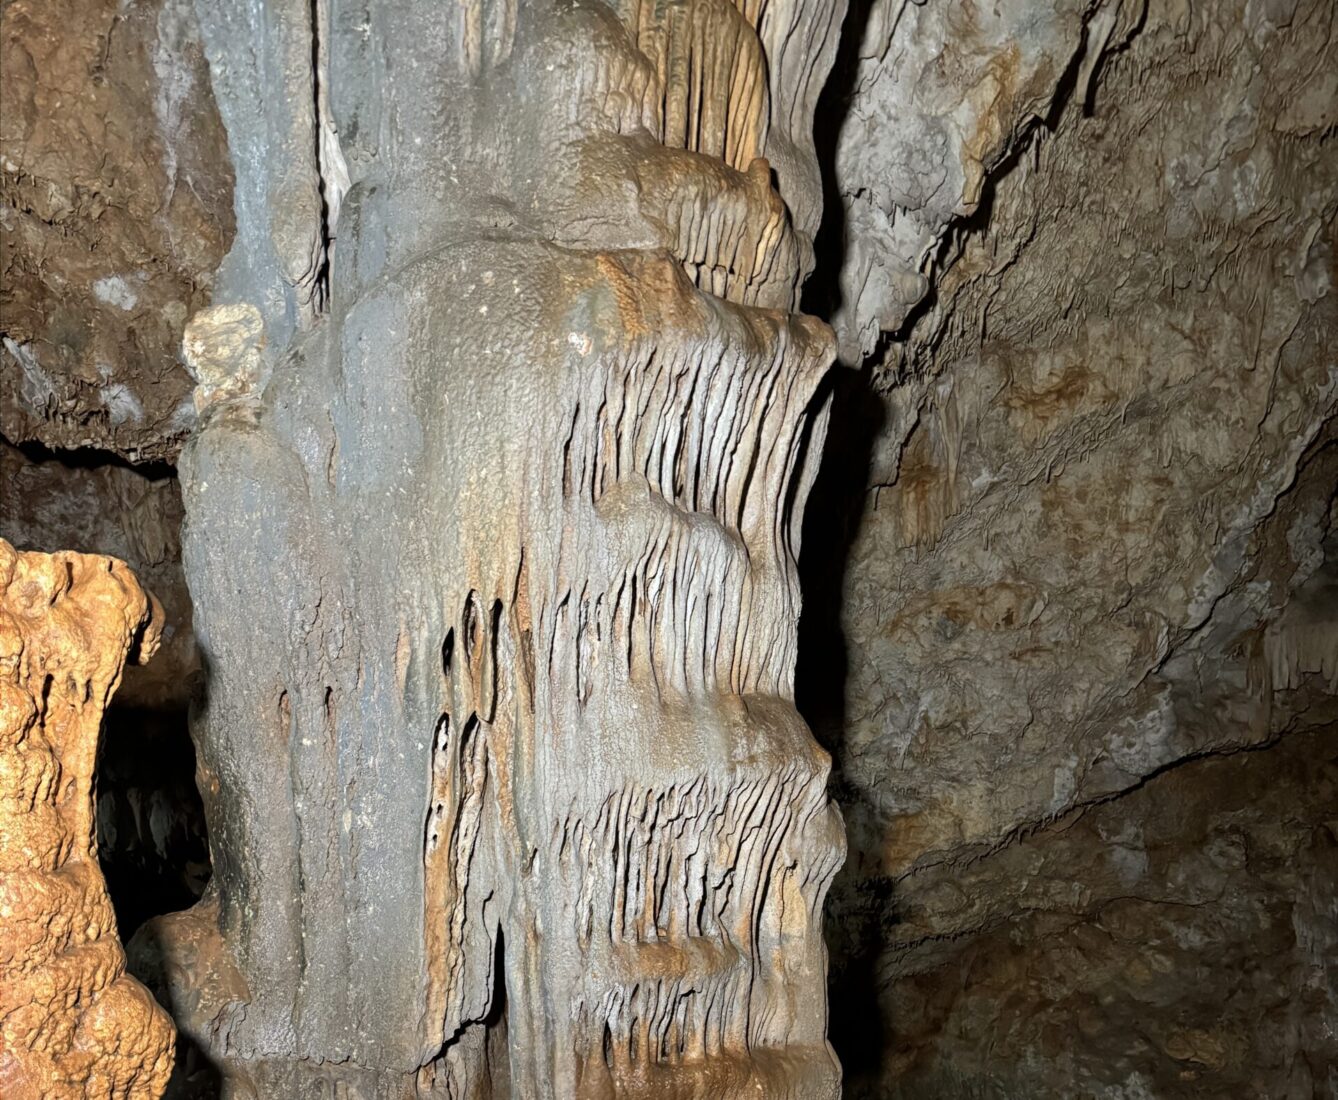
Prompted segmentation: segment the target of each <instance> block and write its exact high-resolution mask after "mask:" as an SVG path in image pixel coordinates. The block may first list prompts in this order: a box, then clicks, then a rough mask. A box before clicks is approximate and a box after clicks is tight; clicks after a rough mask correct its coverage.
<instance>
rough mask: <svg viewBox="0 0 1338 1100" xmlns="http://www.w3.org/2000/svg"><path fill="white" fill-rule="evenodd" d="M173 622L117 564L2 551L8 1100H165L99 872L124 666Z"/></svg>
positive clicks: (0, 982)
mask: <svg viewBox="0 0 1338 1100" xmlns="http://www.w3.org/2000/svg"><path fill="white" fill-rule="evenodd" d="M161 618H162V611H161V609H160V608H159V607H158V605H157V603H156V601H155V600H153V598H152V597H150V596H148V595H146V594H145V593H144V591H143V590H142V589H141V588H140V587H139V584H138V583H137V582H136V581H135V578H134V577H133V576H132V575H131V573H130V571H129V570H128V569H127V568H126V567H125V566H124V565H123V564H122V563H121V562H119V561H116V560H115V559H113V558H104V557H95V556H92V555H83V554H72V553H60V554H51V555H47V554H38V553H18V552H16V551H15V550H14V549H13V548H12V547H11V546H10V544H9V543H7V542H4V541H3V540H0V1095H3V1096H4V1097H5V1098H6V1100H45V1098H48V1097H59V1098H83V1097H87V1098H89V1100H93V1098H103V1097H126V1098H145V1100H148V1098H154V1097H158V1096H161V1095H162V1092H163V1089H164V1088H165V1086H166V1084H167V1080H168V1075H169V1074H170V1073H171V1070H172V1046H173V1031H172V1024H171V1021H170V1020H169V1019H168V1017H167V1014H166V1013H165V1012H164V1011H163V1010H162V1009H161V1008H159V1007H158V1006H157V1005H156V1004H155V1003H154V1001H153V999H152V998H151V997H150V996H149V995H148V992H147V991H146V990H145V989H144V987H143V986H141V985H140V984H139V983H138V982H137V981H135V980H134V979H133V978H131V977H130V976H128V975H127V974H126V973H125V953H124V952H123V951H122V949H121V944H120V941H119V940H118V939H117V935H116V921H115V918H114V917H113V915H112V909H111V904H110V903H109V901H108V899H107V891H106V888H105V886H104V884H103V880H102V872H101V871H100V870H99V869H98V864H97V858H96V851H97V845H96V841H95V839H94V836H93V771H94V765H95V761H96V759H97V748H98V733H99V727H100V725H101V722H102V713H103V710H104V709H105V708H106V705H107V702H108V700H109V699H110V698H111V695H112V693H113V692H114V691H115V690H116V686H117V684H118V683H119V682H120V679H121V670H122V667H123V666H124V664H125V662H126V659H127V657H128V656H131V655H133V656H135V657H137V658H138V659H139V660H144V659H147V658H148V657H149V656H150V655H152V653H153V652H154V650H155V649H156V648H157V646H158V629H159V623H160V622H161Z"/></svg>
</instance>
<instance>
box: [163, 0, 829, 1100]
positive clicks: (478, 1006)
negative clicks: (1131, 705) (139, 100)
mask: <svg viewBox="0 0 1338 1100" xmlns="http://www.w3.org/2000/svg"><path fill="white" fill-rule="evenodd" d="M282 7H283V5H280V4H274V5H271V8H272V10H273V14H275V15H276V17H278V18H279V19H280V20H281V19H282V16H283V13H282V12H281V11H280V10H279V9H280V8H282ZM353 8H354V6H352V5H349V6H347V7H346V6H345V5H342V4H340V3H338V2H334V3H331V4H330V5H329V7H328V9H327V8H326V7H325V6H324V5H318V6H317V10H316V18H315V19H314V22H313V28H312V29H313V33H315V34H316V36H317V41H318V48H317V49H315V50H310V51H308V54H307V58H308V60H310V58H311V57H316V58H317V59H318V72H317V73H316V75H315V77H314V78H313V79H312V80H310V81H308V83H309V84H310V85H311V86H312V87H314V88H315V89H316V93H317V94H316V95H315V96H314V98H313V103H314V106H313V107H312V114H311V116H310V117H309V118H308V119H307V122H308V124H309V126H310V130H311V132H312V133H313V134H320V135H322V141H321V142H319V143H315V144H313V145H312V146H311V148H312V149H313V150H314V149H316V148H317V145H319V148H320V153H319V155H318V156H317V155H315V154H314V153H313V156H314V160H313V162H312V163H311V164H310V165H308V168H309V170H310V172H314V173H316V174H318V175H319V177H320V179H321V180H322V181H323V189H322V192H321V194H322V197H323V203H324V205H323V221H322V223H321V226H319V227H317V228H318V231H315V232H313V234H312V235H309V236H307V237H303V236H302V235H301V234H296V235H295V234H294V233H292V232H289V230H291V228H292V226H293V224H294V222H293V218H291V217H289V216H288V213H291V212H288V213H285V212H284V211H283V209H282V203H280V204H279V208H280V215H279V216H277V217H276V227H275V229H274V231H273V243H274V245H275V247H276V248H277V249H279V250H280V252H282V251H283V249H284V248H285V247H288V246H289V245H291V244H292V242H293V241H294V240H297V241H298V242H299V244H298V245H293V246H292V247H293V248H294V250H295V251H294V254H295V255H300V256H306V257H309V258H310V257H315V259H314V260H312V262H311V263H309V264H306V265H305V266H304V265H303V264H300V263H285V264H281V266H282V267H283V269H284V270H287V271H290V272H297V271H299V269H300V270H301V272H302V274H301V275H300V276H294V277H293V278H292V279H291V280H290V282H291V283H292V286H291V287H290V293H291V299H292V300H293V301H294V302H295V303H297V305H298V306H300V307H301V308H300V309H299V310H298V315H299V316H300V317H304V318H305V319H304V320H302V322H301V323H302V324H303V325H304V326H305V327H304V329H303V331H302V333H301V335H300V336H299V337H298V338H297V339H296V340H295V341H294V343H293V344H292V346H291V347H290V348H288V349H287V350H284V349H281V348H276V347H274V346H273V345H272V344H271V346H268V347H266V346H265V345H264V341H265V339H266V335H267V334H268V337H269V338H270V339H271V340H273V338H274V334H275V333H276V332H281V331H282V325H281V324H279V323H278V322H276V320H275V318H274V317H273V316H272V315H271V304H270V303H267V302H266V301H265V300H262V299H261V298H260V297H257V298H256V300H255V301H254V303H253V304H251V305H247V304H246V303H239V304H237V305H232V306H224V307H220V308H216V309H213V310H210V311H206V312H205V313H203V314H200V315H197V317H196V319H195V320H194V321H193V322H192V324H191V325H190V326H189V327H188V329H187V333H186V340H185V346H186V354H187V358H188V360H189V361H190V362H191V364H192V367H193V369H194V371H195V373H196V375H197V379H198V380H199V381H200V383H201V386H200V388H199V389H198V390H197V404H198V405H199V406H200V407H201V409H202V423H201V427H200V428H199V430H198V431H197V432H196V434H195V436H194V438H193V439H192V441H191V443H190V444H189V446H188V447H187V449H186V451H185V452H184V453H183V455H182V460H181V475H182V484H183V490H184V497H185V502H186V510H187V525H186V530H185V535H184V540H183V546H184V554H185V560H186V568H187V574H188V577H189V580H190V585H191V589H192V595H193V598H194V601H195V606H196V628H197V632H198V636H199V641H200V645H201V651H202V654H203V658H204V661H205V664H206V667H207V674H208V675H207V698H205V699H204V700H203V701H202V704H201V707H200V710H199V713H198V715H197V718H196V723H195V735H196V740H197V744H198V749H199V756H200V776H201V789H202V792H203V794H204V796H205V800H206V805H207V809H208V813H209V826H210V837H211V845H212V848H213V855H214V868H215V878H214V882H213V885H212V886H211V889H210V893H209V894H208V895H207V896H206V899H205V901H204V902H203V903H202V904H201V906H199V907H198V908H197V909H196V910H194V911H192V912H191V913H188V914H184V915H182V916H179V917H175V918H168V919H166V920H164V921H161V922H159V923H158V924H157V925H156V926H154V927H153V928H151V929H149V930H148V932H147V933H146V935H145V937H144V944H145V948H146V951H149V952H150V953H152V952H153V951H156V952H158V953H159V954H160V955H161V956H162V958H163V959H164V961H166V962H167V963H168V964H169V965H167V966H165V967H164V968H163V970H162V972H161V973H162V981H163V983H164V987H165V989H166V991H167V993H168V995H170V997H171V1001H172V1003H173V1006H174V1012H175V1014H176V1015H177V1017H178V1020H179V1023H180V1024H181V1025H182V1027H183V1030H185V1031H186V1032H188V1033H189V1034H190V1036H191V1038H192V1040H193V1041H194V1042H195V1043H197V1044H199V1045H200V1046H202V1047H204V1048H205V1050H206V1051H207V1053H208V1055H209V1057H210V1058H211V1060H213V1061H214V1062H215V1063H216V1064H217V1065H219V1066H220V1067H221V1069H222V1073H223V1076H224V1083H225V1091H227V1093H228V1094H229V1095H234V1096H252V1097H271V1096H297V1095H304V1096H305V1095H337V1096H347V1097H367V1098H371V1097H414V1096H419V1097H429V1096H430V1097H465V1096H497V1097H502V1096H515V1097H526V1098H530V1097H535V1098H539V1097H550V1098H554V1100H566V1098H570V1097H603V1096H650V1095H656V1096H679V1097H709V1096H720V1097H725V1096H738V1095H741V1094H744V1093H748V1094H750V1095H765V1096H770V1097H782V1096H793V1097H829V1096H836V1095H837V1094H838V1092H839V1068H838V1066H837V1064H836V1061H835V1059H834V1057H833V1056H832V1054H831V1051H830V1048H829V1046H828V1045H827V1042H826V1039H825V1034H824V1033H825V1024H826V1019H825V1007H824V1006H825V988H824V986H825V952H824V948H823V944H822V939H821V906H822V902H823V898H824V895H825V893H826V890H827V886H828V884H829V882H830V880H831V877H832V875H833V874H834V873H835V870H836V868H837V867H838V865H839V863H840V861H841V858H842V855H843V851H844V841H843V836H842V830H841V826H840V820H839V816H838V815H837V813H836V811H835V809H834V808H833V807H832V806H831V805H830V803H829V802H828V800H827V796H826V793H825V786H826V779H827V769H828V762H827V758H826V756H825V755H824V754H823V753H822V752H821V751H820V750H819V749H818V747H817V746H816V744H815V743H814V742H813V740H812V738H811V736H810V735H809V732H808V730H807V728H806V726H805V725H804V723H803V721H802V720H801V719H800V717H799V715H798V713H797V712H796V711H795V709H794V705H793V701H792V700H793V672H794V659H795V630H796V624H797V620H798V586H797V582H796V578H795V560H796V556H797V553H798V538H799V519H800V515H801V512H802V508H803V504H804V500H805V497H806V495H807V492H808V489H809V486H810V484H811V481H812V478H813V475H814V472H815V468H816V464H817V460H818V456H819V453H820V450H821V445H822V440H823V433H824V430H825V409H824V399H823V396H822V390H821V381H822V377H823V374H824V372H825V370H826V367H827V364H828V362H829V361H830V359H831V355H832V341H831V337H830V333H829V332H828V330H827V329H826V328H825V326H823V325H821V324H820V323H818V322H816V321H813V320H810V319H808V318H804V317H801V316H797V315H792V314H789V313H788V311H789V310H790V309H792V308H794V307H795V305H796V304H797V293H798V287H799V284H800V281H801V279H802V277H803V275H804V274H805V272H806V271H807V270H808V268H809V267H810V266H811V259H810V258H811V255H812V245H811V241H812V234H813V232H814V230H815V229H816V223H817V218H818V214H819V199H820V187H819V184H818V178H817V169H816V165H815V163H814V159H813V155H812V143H811V136H810V133H809V131H810V129H811V125H812V123H811V120H812V110H813V104H814V100H815V98H816V95H817V92H818V88H819V86H820V84H821V81H822V79H823V77H824V75H825V73H826V69H827V67H828V65H829V64H830V60H831V52H832V49H833V48H834V45H835V34H836V30H837V27H838V26H839V21H840V16H841V10H840V7H839V5H837V4H831V3H808V4H796V3H788V4H786V3H771V4H769V5H768V4H760V5H759V4H751V3H750V4H743V5H741V6H739V7H736V6H734V5H733V4H732V3H730V2H728V0H693V2H688V3H673V4H665V3H661V4H651V3H647V4H636V3H616V4H603V3H591V4H576V3H536V4H527V5H525V6H523V7H518V6H514V5H508V4H480V3H471V4H465V5H461V6H459V7H457V8H452V9H450V10H449V12H443V10H442V9H440V8H439V7H437V6H436V5H426V4H422V3H412V2H408V0H404V2H391V3H385V4H378V5H375V6H374V7H372V8H367V9H364V8H358V9H357V10H356V11H355V10H353ZM283 25H284V26H286V24H283ZM272 45H273V43H271V46H272ZM273 48H275V49H276V50H278V53H279V54H281V55H282V56H284V57H291V56H293V55H292V52H291V51H288V52H287V53H285V52H284V51H283V50H280V49H279V48H278V47H277V46H275V47H273ZM213 60H214V59H212V58H211V61H213ZM214 63H215V64H216V62H214ZM294 82H295V83H298V84H300V83H301V81H300V80H296V81H294ZM294 82H290V83H294ZM290 106H291V105H290ZM285 109H286V108H285ZM326 111H332V112H333V118H334V119H335V120H337V122H338V126H339V135H340V140H339V142H338V144H337V145H335V144H332V142H333V138H332V137H330V134H331V133H332V129H331V126H332V124H331V122H330V118H329V116H327V115H325V114H323V112H326ZM226 115H227V111H226V110H225V117H226ZM285 117H287V116H286V115H285ZM345 164H346V165H347V166H348V178H351V180H352V186H351V188H350V189H348V190H347V192H346V193H345V191H344V186H345V184H346V182H347V179H346V178H345V177H343V175H342V172H343V167H342V166H343V165H345ZM331 166H336V167H338V169H339V171H337V172H332V171H331ZM299 175H300V173H299ZM304 178H305V177H304ZM247 186H248V184H247V181H246V179H244V178H243V179H241V180H240V181H239V188H241V189H243V190H244V189H245V188H246V187H247ZM305 193H306V192H305V191H304V192H303V194H305ZM280 198H282V192H280ZM272 205H273V204H272ZM299 205H302V203H301V202H299ZM308 205H309V204H308ZM336 215H337V223H336V221H335V218H336ZM281 228H282V229H283V230H284V231H283V232H282V233H281V232H279V230H280V229H281ZM241 231H242V232H245V230H244V228H243V230H241ZM334 236H337V240H338V243H337V246H336V247H334V248H333V249H330V248H329V242H330V239H331V238H332V237H334ZM322 256H328V257H329V258H330V261H331V266H330V267H329V268H328V269H326V268H324V267H323V266H322ZM309 279H310V280H314V283H312V282H309V281H308V280H309ZM304 310H305V311H306V313H305V314H304V313H303V311H304ZM271 370H272V375H270V372H271ZM267 376H268V378H267ZM308 1089H315V1090H316V1091H314V1092H308V1091H307V1090H308ZM322 1090H333V1091H332V1092H330V1091H322Z"/></svg>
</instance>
